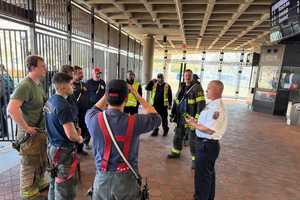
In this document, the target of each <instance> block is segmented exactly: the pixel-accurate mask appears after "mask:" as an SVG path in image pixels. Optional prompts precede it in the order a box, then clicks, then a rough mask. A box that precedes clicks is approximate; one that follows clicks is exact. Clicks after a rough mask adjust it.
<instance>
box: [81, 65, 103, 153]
mask: <svg viewBox="0 0 300 200" xmlns="http://www.w3.org/2000/svg"><path fill="white" fill-rule="evenodd" d="M101 73H102V70H101V68H100V67H95V68H94V69H93V71H92V78H91V79H89V80H87V81H86V83H85V86H86V89H87V91H86V93H87V98H88V99H89V106H88V108H91V107H92V106H93V105H95V103H97V101H99V100H100V99H101V98H102V96H103V95H104V93H105V87H106V85H105V82H104V80H102V79H101ZM86 131H88V130H86ZM90 139H91V136H90V134H87V135H86V138H85V140H84V144H85V147H86V149H91V148H90V145H89V143H90Z"/></svg>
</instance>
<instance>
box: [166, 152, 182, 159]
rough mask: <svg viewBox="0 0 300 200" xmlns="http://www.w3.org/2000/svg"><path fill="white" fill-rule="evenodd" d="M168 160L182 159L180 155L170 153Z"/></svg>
mask: <svg viewBox="0 0 300 200" xmlns="http://www.w3.org/2000/svg"><path fill="white" fill-rule="evenodd" d="M168 158H169V159H179V158H180V154H179V153H178V154H177V153H170V154H169V155H168Z"/></svg>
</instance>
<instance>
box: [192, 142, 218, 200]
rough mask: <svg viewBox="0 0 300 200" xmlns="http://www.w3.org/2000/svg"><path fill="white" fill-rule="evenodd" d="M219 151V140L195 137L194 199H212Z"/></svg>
mask: <svg viewBox="0 0 300 200" xmlns="http://www.w3.org/2000/svg"><path fill="white" fill-rule="evenodd" d="M219 152H220V144H219V141H217V140H206V139H204V140H203V139H200V138H197V139H196V168H195V179H194V183H195V195H194V197H195V200H214V198H215V180H216V175H215V162H216V160H217V158H218V156H219Z"/></svg>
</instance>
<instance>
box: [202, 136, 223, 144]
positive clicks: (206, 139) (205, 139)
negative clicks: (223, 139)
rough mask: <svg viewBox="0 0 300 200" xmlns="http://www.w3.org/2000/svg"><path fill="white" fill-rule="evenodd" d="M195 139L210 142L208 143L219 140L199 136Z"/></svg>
mask: <svg viewBox="0 0 300 200" xmlns="http://www.w3.org/2000/svg"><path fill="white" fill-rule="evenodd" d="M197 141H198V142H210V143H218V142H219V140H214V139H208V138H201V137H197Z"/></svg>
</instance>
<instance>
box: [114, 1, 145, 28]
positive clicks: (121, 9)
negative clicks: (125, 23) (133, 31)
mask: <svg viewBox="0 0 300 200" xmlns="http://www.w3.org/2000/svg"><path fill="white" fill-rule="evenodd" d="M111 3H112V4H113V5H114V6H115V7H116V8H118V9H119V10H120V11H121V12H123V13H124V15H126V16H127V17H128V18H129V20H130V21H132V22H133V23H134V24H135V25H136V26H138V27H139V28H142V25H141V24H139V23H138V21H137V20H136V19H133V16H132V14H131V13H130V12H127V11H126V9H125V7H124V5H123V4H119V3H118V2H117V1H116V0H112V1H111Z"/></svg>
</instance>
